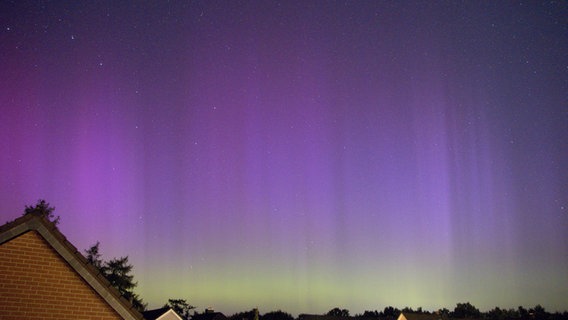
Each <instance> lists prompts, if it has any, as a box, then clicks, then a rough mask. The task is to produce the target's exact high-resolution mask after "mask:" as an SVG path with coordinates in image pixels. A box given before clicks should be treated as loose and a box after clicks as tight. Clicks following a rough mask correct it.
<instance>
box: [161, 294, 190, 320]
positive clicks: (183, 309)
mask: <svg viewBox="0 0 568 320" xmlns="http://www.w3.org/2000/svg"><path fill="white" fill-rule="evenodd" d="M164 307H170V308H172V309H173V310H174V311H175V312H176V313H177V314H178V315H179V316H180V317H181V318H182V319H184V320H189V318H191V314H190V311H191V310H192V309H195V307H194V306H192V305H190V304H189V303H187V301H186V300H185V299H168V303H166V304H165V305H164Z"/></svg>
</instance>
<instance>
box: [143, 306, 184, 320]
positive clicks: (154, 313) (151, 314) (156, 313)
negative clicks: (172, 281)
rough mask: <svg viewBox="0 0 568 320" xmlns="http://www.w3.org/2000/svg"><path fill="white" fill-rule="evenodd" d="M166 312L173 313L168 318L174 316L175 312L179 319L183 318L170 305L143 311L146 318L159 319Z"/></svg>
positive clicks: (150, 319)
mask: <svg viewBox="0 0 568 320" xmlns="http://www.w3.org/2000/svg"><path fill="white" fill-rule="evenodd" d="M166 313H172V314H171V315H170V316H169V317H168V319H170V318H171V317H174V316H173V314H175V317H177V318H178V319H181V317H180V316H179V315H178V314H177V313H175V311H174V310H172V309H171V308H170V307H163V308H159V309H153V310H148V311H144V312H142V315H143V316H144V319H145V320H158V319H161V318H162V316H164V315H165V314H166Z"/></svg>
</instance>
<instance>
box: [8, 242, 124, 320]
mask: <svg viewBox="0 0 568 320" xmlns="http://www.w3.org/2000/svg"><path fill="white" fill-rule="evenodd" d="M0 319H2V320H12V319H14V320H16V319H18V320H22V319H60V320H66V319H93V320H94V319H97V320H107V319H108V320H110V319H113V320H114V319H121V317H120V316H119V315H118V314H117V313H116V312H115V311H114V310H113V309H112V308H111V307H110V306H109V305H108V304H107V303H106V302H105V301H104V300H103V299H102V298H101V297H100V296H99V295H98V294H97V293H96V292H95V291H94V290H93V289H92V288H91V287H90V286H89V284H87V283H86V282H85V281H84V280H83V279H82V278H81V277H80V276H79V275H78V274H77V273H76V272H75V271H74V270H73V269H72V268H71V266H70V265H69V264H68V263H67V262H66V261H65V260H63V258H61V257H60V256H59V254H58V253H57V252H56V251H55V250H53V248H51V247H50V246H49V244H48V243H47V242H46V241H45V240H44V239H43V238H42V237H41V236H40V235H39V234H38V233H37V232H35V231H29V232H27V233H25V234H22V235H20V236H19V237H17V238H14V239H12V240H10V241H7V242H5V243H3V244H2V245H0Z"/></svg>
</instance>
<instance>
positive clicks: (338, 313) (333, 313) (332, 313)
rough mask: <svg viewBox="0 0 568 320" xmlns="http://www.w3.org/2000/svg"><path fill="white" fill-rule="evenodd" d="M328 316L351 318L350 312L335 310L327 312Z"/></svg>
mask: <svg viewBox="0 0 568 320" xmlns="http://www.w3.org/2000/svg"><path fill="white" fill-rule="evenodd" d="M327 315H328V316H332V317H349V310H347V309H340V308H333V309H331V310H329V311H328V312H327Z"/></svg>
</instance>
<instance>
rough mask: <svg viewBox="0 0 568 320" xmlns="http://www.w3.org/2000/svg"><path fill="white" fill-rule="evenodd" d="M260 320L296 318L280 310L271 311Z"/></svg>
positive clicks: (291, 319) (288, 319)
mask: <svg viewBox="0 0 568 320" xmlns="http://www.w3.org/2000/svg"><path fill="white" fill-rule="evenodd" d="M260 320H294V317H292V315H291V314H289V313H286V312H284V311H281V310H278V311H270V312H267V313H265V314H263V315H262V316H261V317H260Z"/></svg>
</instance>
